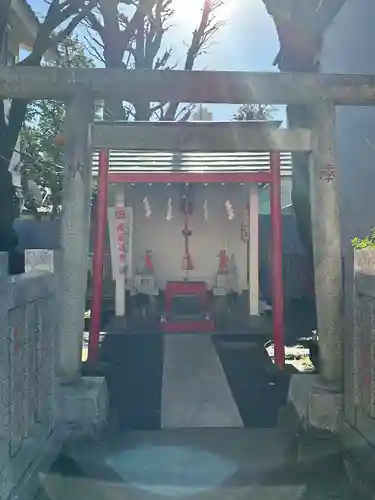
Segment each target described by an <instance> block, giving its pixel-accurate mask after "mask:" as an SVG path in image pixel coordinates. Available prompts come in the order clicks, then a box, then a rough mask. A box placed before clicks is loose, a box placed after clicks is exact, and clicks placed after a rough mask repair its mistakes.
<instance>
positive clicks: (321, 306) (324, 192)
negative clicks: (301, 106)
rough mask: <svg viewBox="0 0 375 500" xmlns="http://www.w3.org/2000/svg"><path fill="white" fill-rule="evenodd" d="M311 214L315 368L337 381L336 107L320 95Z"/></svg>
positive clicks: (340, 303)
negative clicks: (317, 359)
mask: <svg viewBox="0 0 375 500" xmlns="http://www.w3.org/2000/svg"><path fill="white" fill-rule="evenodd" d="M311 115H312V133H313V146H312V155H311V166H310V189H311V193H310V196H311V219H312V236H313V253H314V275H315V295H316V309H317V319H318V335H319V348H320V363H321V367H320V372H321V374H322V376H323V377H324V379H325V380H326V381H327V382H329V383H330V384H334V385H335V386H341V384H342V371H343V323H342V322H343V279H342V261H341V234H340V221H339V193H338V179H337V161H338V160H337V153H336V147H335V145H336V138H335V108H334V104H333V103H331V102H329V101H328V102H326V101H325V100H322V101H320V102H318V103H316V104H314V106H313V107H312V108H311Z"/></svg>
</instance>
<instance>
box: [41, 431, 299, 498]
mask: <svg viewBox="0 0 375 500" xmlns="http://www.w3.org/2000/svg"><path fill="white" fill-rule="evenodd" d="M69 456H70V457H71V459H72V460H74V462H75V463H76V464H77V467H76V469H75V470H73V469H71V470H72V473H71V474H67V473H66V470H65V472H64V471H63V470H60V471H59V470H57V469H56V467H55V468H54V470H53V471H52V473H51V474H49V475H46V476H44V477H43V485H44V488H45V490H46V492H47V494H48V496H49V497H50V498H51V500H63V499H64V500H65V499H66V498H70V499H72V500H75V499H77V500H82V499H83V498H90V500H91V499H96V498H97V499H98V500H99V499H100V500H103V499H113V500H117V499H119V500H120V499H123V498H126V499H132V500H152V499H154V500H157V499H158V498H164V499H166V498H170V499H185V498H193V499H196V500H211V499H212V500H213V499H215V500H217V499H223V500H230V499H233V500H236V499H239V500H242V499H245V498H246V499H256V500H263V499H264V500H268V499H270V500H271V499H272V500H274V499H275V498H277V499H278V500H283V499H284V498H285V500H287V499H288V500H294V499H296V500H297V499H299V498H302V495H303V492H304V485H303V484H300V483H302V481H301V480H298V481H297V483H296V482H295V480H294V479H291V476H290V474H288V471H287V470H286V469H285V468H286V458H285V457H286V445H285V443H284V442H283V440H282V439H281V438H280V434H279V433H278V432H277V430H275V429H244V428H242V429H241V428H236V429H235V428H234V429H229V428H223V429H218V428H195V429H168V430H160V431H136V432H129V433H124V434H121V435H120V434H117V435H116V436H113V439H111V440H108V441H105V442H86V443H80V444H79V445H75V447H73V448H71V449H70V450H69ZM77 471H81V472H80V473H79V472H78V473H77ZM288 476H289V477H288Z"/></svg>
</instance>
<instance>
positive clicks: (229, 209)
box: [225, 200, 234, 220]
mask: <svg viewBox="0 0 375 500" xmlns="http://www.w3.org/2000/svg"><path fill="white" fill-rule="evenodd" d="M225 208H226V210H227V214H228V219H229V220H232V219H234V210H233V206H232V203H231V202H230V201H229V200H227V201H226V202H225Z"/></svg>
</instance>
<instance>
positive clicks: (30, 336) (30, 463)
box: [0, 253, 62, 500]
mask: <svg viewBox="0 0 375 500" xmlns="http://www.w3.org/2000/svg"><path fill="white" fill-rule="evenodd" d="M6 259H7V256H6V254H4V253H0V498H1V499H7V498H8V497H9V495H10V494H11V493H13V495H16V497H18V498H20V499H25V500H26V499H28V498H32V497H33V495H34V494H35V488H36V487H37V485H38V483H37V480H38V477H37V470H36V468H37V467H40V465H41V462H43V460H46V462H48V458H47V457H48V454H49V453H52V455H51V456H52V457H53V450H58V448H59V446H60V444H61V440H62V437H61V436H60V433H59V432H58V430H57V429H58V426H57V422H56V403H57V401H56V394H57V391H56V354H57V345H56V342H57V336H56V314H55V313H56V309H55V286H56V283H55V277H54V275H53V274H51V273H48V272H30V273H26V274H23V275H19V276H7V263H6Z"/></svg>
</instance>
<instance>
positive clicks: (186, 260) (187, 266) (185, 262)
mask: <svg viewBox="0 0 375 500" xmlns="http://www.w3.org/2000/svg"><path fill="white" fill-rule="evenodd" d="M192 234H193V231H192V230H191V229H190V228H189V216H188V215H185V225H184V229H183V230H182V235H183V237H184V256H183V257H182V269H183V270H184V271H186V272H188V271H192V270H193V269H194V264H193V259H192V257H191V254H190V249H189V238H190V236H191V235H192Z"/></svg>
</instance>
